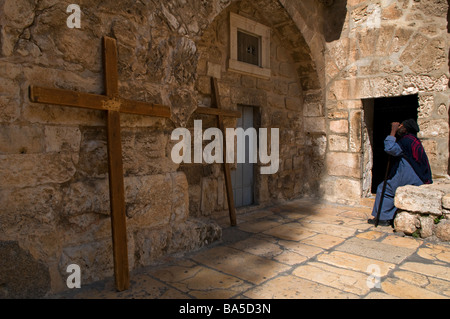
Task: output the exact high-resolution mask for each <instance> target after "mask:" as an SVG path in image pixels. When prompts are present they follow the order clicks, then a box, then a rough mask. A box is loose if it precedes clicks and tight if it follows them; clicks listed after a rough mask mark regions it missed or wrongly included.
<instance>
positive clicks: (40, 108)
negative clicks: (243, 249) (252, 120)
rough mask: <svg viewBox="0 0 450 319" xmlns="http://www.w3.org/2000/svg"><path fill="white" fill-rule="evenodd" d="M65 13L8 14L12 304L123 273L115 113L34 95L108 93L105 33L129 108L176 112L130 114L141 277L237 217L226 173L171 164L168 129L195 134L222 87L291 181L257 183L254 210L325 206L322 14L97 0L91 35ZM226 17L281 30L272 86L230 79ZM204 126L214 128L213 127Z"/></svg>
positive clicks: (6, 232)
mask: <svg viewBox="0 0 450 319" xmlns="http://www.w3.org/2000/svg"><path fill="white" fill-rule="evenodd" d="M69 4H70V2H66V1H52V0H50V1H34V0H15V1H12V0H0V12H2V14H1V15H0V180H1V184H0V206H1V207H2V209H1V211H0V259H1V260H6V259H8V260H9V259H10V256H17V258H16V259H14V260H16V261H17V262H18V263H22V265H21V266H20V267H16V268H14V267H12V261H11V262H9V263H4V262H2V263H0V274H2V276H1V277H0V296H1V297H6V298H9V297H40V296H43V295H45V294H46V293H49V292H57V291H61V290H64V289H67V287H66V282H65V279H66V278H67V276H68V273H67V272H66V268H67V266H68V265H69V264H72V263H74V264H78V265H79V266H80V267H81V272H82V284H83V283H89V282H92V281H95V280H99V279H103V278H105V277H109V276H112V274H113V263H112V249H111V246H112V243H111V229H110V216H109V210H110V208H109V195H108V192H109V190H108V168H107V153H106V134H105V133H106V132H105V115H104V114H103V113H102V112H100V111H90V110H82V109H75V108H69V107H60V106H55V105H43V104H35V103H31V102H30V100H29V96H28V94H29V92H28V89H29V86H30V85H37V86H43V87H55V88H63V89H70V90H75V91H82V92H89V93H95V94H103V93H104V82H103V67H102V48H101V38H102V37H103V36H105V35H107V36H111V37H113V38H115V39H117V45H118V60H119V61H118V63H119V93H120V95H121V97H123V98H128V99H132V100H138V101H146V102H153V103H161V104H165V105H168V106H170V108H171V113H172V117H171V119H161V118H152V117H144V116H135V115H122V116H121V127H122V136H121V138H122V147H123V162H124V176H125V191H126V214H127V230H128V252H129V256H128V259H129V266H130V270H133V269H136V268H139V267H142V266H145V265H149V264H151V263H153V262H156V261H157V260H158V259H160V258H161V257H162V256H165V255H167V254H171V253H175V252H180V251H188V250H192V249H196V248H199V247H201V246H203V245H205V244H208V243H210V242H212V241H214V240H217V239H219V238H220V236H221V229H220V228H219V226H218V225H217V224H216V223H215V222H213V221H212V220H211V218H210V217H211V216H212V214H214V213H215V212H221V211H224V210H226V208H227V204H226V197H225V196H226V195H225V194H224V181H223V177H222V176H223V174H222V172H221V166H220V165H219V164H211V165H205V164H192V165H189V164H181V165H178V164H175V163H174V162H173V161H172V160H171V157H170V153H171V148H172V146H173V145H174V141H171V140H170V135H171V132H172V131H173V129H174V128H176V127H180V126H187V127H192V121H193V119H194V117H193V116H192V114H193V112H194V110H195V109H196V108H197V107H201V106H210V104H211V91H210V87H209V79H210V77H211V76H214V77H217V78H218V83H219V92H220V99H221V104H222V106H223V107H224V108H227V109H236V108H237V106H238V105H250V106H253V107H255V108H257V109H258V114H259V115H258V117H259V119H258V121H259V123H258V124H259V125H260V126H261V127H267V128H272V127H277V128H280V145H281V147H280V157H281V163H280V169H279V171H278V172H277V173H276V174H274V175H273V176H272V175H271V176H268V175H265V176H262V175H259V174H258V175H257V182H256V183H257V185H256V188H255V189H256V194H255V195H256V199H257V202H258V203H260V204H270V203H271V202H274V201H280V200H286V199H290V198H294V197H298V196H318V195H320V192H321V190H320V179H321V174H322V171H323V167H324V158H325V148H326V143H325V141H326V138H325V131H324V127H325V126H324V124H325V120H324V119H325V118H324V99H323V96H324V95H323V90H322V87H321V81H323V80H321V77H323V75H320V76H319V74H320V72H317V67H318V66H319V67H322V69H323V56H321V57H319V58H317V59H314V57H313V56H314V55H316V56H318V54H321V47H320V46H321V45H322V46H323V44H322V40H321V36H320V34H318V35H315V33H314V32H313V31H315V30H317V29H318V26H320V21H321V20H320V16H319V14H320V6H318V5H317V3H316V1H313V0H310V1H304V2H302V3H301V4H299V3H298V1H281V2H277V1H269V0H264V1H242V2H241V1H224V0H214V1H144V2H136V1H127V0H124V1H115V2H114V1H106V2H105V1H103V2H98V1H89V0H86V1H81V2H80V3H79V5H80V7H81V9H82V14H81V28H80V29H76V28H74V29H70V28H68V27H67V25H66V19H67V17H68V15H69V13H67V12H66V8H67V6H68V5H69ZM300 10H301V11H300ZM231 11H232V12H236V13H239V14H242V15H243V16H246V17H248V18H251V19H254V20H256V21H258V22H260V23H263V24H265V25H268V26H269V27H271V28H272V31H273V33H272V41H271V46H270V55H271V72H272V77H271V78H270V79H259V78H254V77H251V76H245V75H241V74H238V73H232V72H229V71H228V70H227V65H226V61H227V54H228V43H227V41H228V35H227V32H228V31H227V24H228V14H229V12H231ZM292 17H296V19H295V20H292ZM314 17H316V19H314ZM305 21H306V22H308V23H305ZM299 29H300V30H305V34H306V38H304V37H303V36H302V33H301V32H299ZM310 48H311V49H312V51H311V50H310ZM314 60H317V61H318V62H317V64H315V63H314ZM198 118H200V119H203V120H204V128H206V127H212V126H214V127H215V126H216V125H217V124H216V123H215V121H214V120H213V119H211V118H207V117H198ZM228 125H231V126H233V125H235V123H234V122H229V123H228ZM25 265H33V267H34V268H33V269H36V271H37V272H34V270H33V269H29V270H27V271H26V272H24V269H26V268H27V267H25ZM30 267H31V266H30ZM33 276H39V277H40V280H35V281H33V285H36V286H35V289H33V290H27V289H25V290H24V289H23V282H22V281H21V280H20V278H25V277H30V278H31V277H33Z"/></svg>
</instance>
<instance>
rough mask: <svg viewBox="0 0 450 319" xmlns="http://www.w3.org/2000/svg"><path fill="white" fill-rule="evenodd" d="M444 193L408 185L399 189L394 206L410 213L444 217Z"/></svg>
mask: <svg viewBox="0 0 450 319" xmlns="http://www.w3.org/2000/svg"><path fill="white" fill-rule="evenodd" d="M442 196H443V192H442V191H440V190H436V189H433V188H428V187H421V186H413V185H407V186H402V187H399V188H397V191H396V193H395V198H394V204H395V206H396V207H397V208H399V209H402V210H406V211H409V212H415V213H422V214H433V215H442V208H441V202H442Z"/></svg>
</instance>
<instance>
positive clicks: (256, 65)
mask: <svg viewBox="0 0 450 319" xmlns="http://www.w3.org/2000/svg"><path fill="white" fill-rule="evenodd" d="M270 31H271V29H270V28H269V27H267V26H265V25H263V24H261V23H258V22H256V21H252V20H250V19H248V18H245V17H243V16H240V15H238V14H235V13H233V12H230V56H229V59H228V70H230V71H233V72H238V73H241V74H246V75H251V76H256V77H259V78H263V79H269V78H270V76H271V69H270Z"/></svg>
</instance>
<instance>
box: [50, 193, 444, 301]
mask: <svg viewBox="0 0 450 319" xmlns="http://www.w3.org/2000/svg"><path fill="white" fill-rule="evenodd" d="M369 206H370V202H369V203H368V204H366V206H361V207H354V206H352V207H350V206H340V205H334V204H323V203H322V204H318V203H314V202H311V201H307V200H295V201H291V202H289V203H285V204H282V205H278V206H274V207H270V208H264V209H256V210H253V211H247V212H239V213H238V226H236V227H229V226H227V225H228V218H227V217H226V216H223V217H220V218H217V220H218V223H219V224H221V225H222V226H223V227H224V229H223V239H222V240H221V241H220V242H218V243H214V244H212V245H210V246H208V247H205V248H203V249H200V250H198V251H195V252H191V253H187V254H184V255H182V256H171V257H168V258H166V259H165V260H164V263H162V264H158V265H154V266H152V267H147V268H145V269H141V270H139V272H133V273H132V274H131V284H130V289H129V290H127V291H122V292H116V291H115V290H114V281H113V278H111V279H109V280H105V281H102V282H97V283H94V284H91V285H86V286H83V287H82V288H81V289H76V290H74V291H70V292H68V293H64V294H61V295H58V296H54V298H120V299H125V298H151V299H156V298H164V299H172V298H174V299H175V298H176V299H182V298H187V299H191V298H198V299H229V298H238V299H239V298H250V299H266V298H275V299H292V298H295V299H309V298H314V299H316V298H320V299H336V298H351V299H361V298H374V299H381V298H402V299H416V298H417V299H427V298H433V299H436V298H444V299H448V298H450V244H449V243H438V242H433V241H430V240H429V241H427V240H422V239H416V238H412V237H407V236H402V234H396V233H395V232H394V231H393V229H392V227H381V226H379V227H377V228H375V227H374V226H371V225H369V224H368V223H367V219H368V218H369V217H370V212H371V207H369Z"/></svg>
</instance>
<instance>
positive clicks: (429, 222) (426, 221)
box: [419, 215, 434, 238]
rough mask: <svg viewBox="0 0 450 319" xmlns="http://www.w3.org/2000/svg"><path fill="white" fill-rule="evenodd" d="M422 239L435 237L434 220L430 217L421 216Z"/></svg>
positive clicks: (420, 230)
mask: <svg viewBox="0 0 450 319" xmlns="http://www.w3.org/2000/svg"><path fill="white" fill-rule="evenodd" d="M419 222H420V229H419V232H420V237H422V238H427V237H430V236H432V235H433V228H434V219H433V218H432V217H430V216H429V215H423V216H419Z"/></svg>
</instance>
